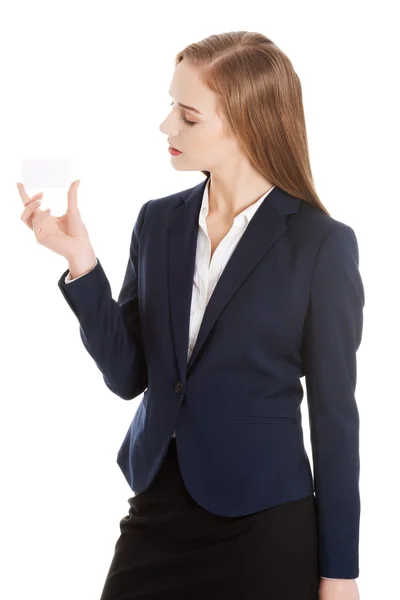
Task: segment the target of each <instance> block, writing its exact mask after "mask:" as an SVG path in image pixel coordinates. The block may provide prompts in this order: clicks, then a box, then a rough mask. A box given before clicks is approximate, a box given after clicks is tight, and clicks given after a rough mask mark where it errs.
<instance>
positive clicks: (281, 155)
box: [175, 31, 330, 216]
mask: <svg viewBox="0 0 400 600" xmlns="http://www.w3.org/2000/svg"><path fill="white" fill-rule="evenodd" d="M183 59H186V60H187V61H188V62H189V63H190V64H191V65H193V66H199V67H201V68H200V69H199V73H200V77H201V79H202V81H203V82H204V84H205V85H206V86H208V88H209V89H210V90H211V91H212V92H214V93H215V94H216V96H217V112H218V114H219V115H220V116H221V118H222V119H223V121H224V122H225V124H226V129H225V131H226V132H229V133H232V132H233V133H234V135H235V136H236V138H237V139H238V141H239V144H240V146H241V148H242V150H243V152H244V154H245V155H246V156H247V158H248V160H249V161H250V163H251V164H252V165H253V167H254V168H255V169H256V170H257V171H258V172H259V173H261V175H263V176H264V177H266V178H267V179H268V180H269V181H271V182H272V183H273V184H274V185H276V186H278V187H279V188H281V189H282V190H284V191H285V192H286V193H288V194H290V195H291V196H295V197H297V198H301V199H302V200H305V201H307V202H310V203H312V204H314V205H315V206H316V207H318V208H320V209H321V210H322V211H323V212H325V213H326V214H327V215H329V216H330V214H329V212H328V210H327V209H326V208H325V207H324V206H323V204H322V202H321V201H320V199H319V197H318V195H317V192H316V190H315V187H314V181H313V176H312V172H311V166H310V157H309V152H308V142H307V132H306V124H305V117H304V109H303V100H302V91H301V83H300V79H299V77H298V75H297V74H296V72H295V70H294V69H293V66H292V63H291V61H290V60H289V58H288V57H287V56H286V54H284V53H283V52H282V50H280V49H279V48H278V46H276V45H275V44H274V43H273V42H272V41H271V40H270V39H269V38H267V37H265V36H264V35H263V34H261V33H257V32H249V31H234V32H228V33H221V34H218V35H210V36H209V37H206V38H204V39H203V40H201V41H199V42H195V43H193V44H190V45H189V46H186V48H184V49H183V50H182V51H181V52H179V53H178V54H177V55H176V57H175V67H176V66H177V65H178V64H179V63H180V62H181V61H182V60H183ZM202 173H204V175H207V176H209V175H210V173H209V171H202Z"/></svg>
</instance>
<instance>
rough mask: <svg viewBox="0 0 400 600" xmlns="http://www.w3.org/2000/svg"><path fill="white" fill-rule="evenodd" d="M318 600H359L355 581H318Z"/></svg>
mask: <svg viewBox="0 0 400 600" xmlns="http://www.w3.org/2000/svg"><path fill="white" fill-rule="evenodd" d="M318 600H360V594H359V593H358V586H357V582H356V580H355V579H322V578H321V579H320V582H319V593H318Z"/></svg>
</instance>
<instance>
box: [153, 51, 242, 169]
mask: <svg viewBox="0 0 400 600" xmlns="http://www.w3.org/2000/svg"><path fill="white" fill-rule="evenodd" d="M169 93H170V96H171V102H172V104H173V106H172V108H171V112H170V113H169V115H168V116H167V118H166V119H165V120H164V121H163V122H162V123H161V125H160V127H159V129H160V131H161V132H162V133H165V134H166V135H167V136H168V140H167V141H168V142H169V143H171V145H172V146H174V147H175V148H177V149H178V150H180V151H181V152H182V154H180V155H179V156H172V155H171V160H172V165H173V166H174V168H175V169H177V170H179V171H180V170H182V171H210V172H215V171H218V170H219V168H221V166H222V165H224V163H226V162H228V163H229V164H232V162H233V161H232V158H234V157H235V155H239V153H240V152H239V148H238V144H237V142H236V140H235V138H234V137H233V136H232V137H227V136H224V135H223V121H222V120H221V118H220V117H219V115H218V114H217V112H216V96H215V94H214V93H213V92H211V90H209V89H208V88H207V87H205V86H204V84H203V83H202V82H201V80H200V77H199V75H198V73H197V71H196V69H195V68H194V67H193V66H190V65H189V64H187V63H186V62H185V60H183V61H182V62H180V63H179V64H178V65H177V67H176V68H175V71H174V76H173V78H172V81H171V85H170V90H169ZM181 104H185V105H186V106H189V107H192V110H190V109H189V108H183V107H182V106H181ZM193 109H196V110H197V111H198V112H196V110H193ZM186 121H188V122H186Z"/></svg>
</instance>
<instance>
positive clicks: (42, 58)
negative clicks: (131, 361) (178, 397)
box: [0, 0, 400, 600]
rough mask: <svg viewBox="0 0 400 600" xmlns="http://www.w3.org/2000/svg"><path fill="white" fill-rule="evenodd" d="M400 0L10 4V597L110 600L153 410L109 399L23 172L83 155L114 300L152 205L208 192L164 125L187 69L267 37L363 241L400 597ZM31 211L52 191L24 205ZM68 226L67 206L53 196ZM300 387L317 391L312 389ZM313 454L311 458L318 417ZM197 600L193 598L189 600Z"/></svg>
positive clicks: (4, 490)
mask: <svg viewBox="0 0 400 600" xmlns="http://www.w3.org/2000/svg"><path fill="white" fill-rule="evenodd" d="M394 8H395V2H391V3H390V2H387V1H386V2H379V3H378V4H377V5H375V4H373V3H369V2H346V3H345V2H339V3H338V2H335V3H326V2H324V3H322V2H285V1H283V2H279V3H277V2H265V1H264V2H256V1H252V0H247V1H246V2H245V3H243V2H240V3H238V4H237V6H234V5H233V4H232V3H227V4H225V3H222V2H221V3H217V2H215V1H214V2H207V1H205V0H201V2H181V1H177V0H176V1H174V2H166V3H163V2H159V3H154V2H153V3H149V4H147V5H145V3H143V2H138V3H136V2H128V1H124V2H122V1H114V2H112V3H111V2H104V1H103V2H94V1H93V2H83V1H82V0H81V1H80V2H79V3H78V2H71V1H68V2H60V1H52V2H38V1H35V2H27V1H26V2H18V1H15V0H14V2H8V3H7V4H6V5H2V8H1V11H0V51H1V57H2V59H1V63H0V65H1V66H0V69H1V74H0V78H1V79H0V83H1V90H2V91H1V95H0V157H1V169H0V189H1V205H2V211H1V233H0V244H1V246H0V261H1V262H0V276H1V290H2V293H1V311H0V314H1V324H0V326H1V330H0V331H1V367H2V368H1V392H0V396H1V402H0V407H1V415H0V428H1V429H0V443H1V447H0V457H1V465H0V473H1V483H0V486H1V487H0V489H1V494H0V502H1V505H0V526H1V533H0V554H1V567H0V570H1V577H0V595H1V597H2V598H4V599H7V600H17V599H18V600H19V599H21V598H40V599H41V600H55V599H57V600H67V599H68V600H71V598H74V599H76V600H80V599H82V600H98V599H99V597H100V594H101V590H102V588H103V583H104V580H105V577H106V574H107V571H108V568H109V565H110V563H111V560H112V556H113V551H114V545H115V543H116V540H117V538H118V536H119V520H120V519H121V518H122V517H123V516H125V515H126V514H127V512H128V508H129V507H128V503H127V499H128V497H130V496H132V495H133V493H132V492H131V490H130V488H129V486H128V484H127V482H126V481H125V479H124V477H123V475H122V472H121V471H120V470H119V467H118V465H117V463H116V456H117V451H118V449H119V447H120V444H121V443H122V440H123V437H124V435H125V433H126V430H127V428H128V426H129V424H130V422H131V419H132V417H133V414H134V412H135V410H136V407H137V405H138V404H139V402H140V400H141V396H140V397H138V398H136V399H134V400H132V401H130V402H125V401H123V400H121V399H119V398H118V397H117V396H115V395H114V394H113V393H112V392H111V391H110V390H109V389H108V388H107V387H106V385H105V384H104V381H103V378H102V376H101V373H100V371H99V370H98V369H97V367H96V365H95V364H94V362H93V361H92V359H91V357H90V356H89V355H88V353H87V352H86V350H85V349H84V347H83V344H82V343H81V340H80V337H79V324H78V321H77V319H76V317H75V315H74V314H73V313H72V311H71V310H70V308H69V306H68V304H67V303H66V302H65V299H64V298H63V296H62V294H61V292H60V290H59V288H58V285H57V282H58V279H59V277H60V276H61V274H62V273H63V271H64V270H65V269H67V267H68V265H67V262H66V260H65V259H63V258H62V257H61V256H59V255H57V254H55V253H52V252H50V251H48V250H47V249H45V248H44V247H42V246H40V245H39V244H38V243H37V242H36V241H35V238H34V234H33V232H31V231H30V230H29V229H28V228H27V227H26V226H25V225H24V224H23V223H22V221H21V220H20V215H21V213H22V210H23V205H22V201H21V199H20V197H19V195H18V191H17V188H16V182H17V181H21V179H20V168H21V162H22V160H24V159H28V158H39V157H48V158H51V157H69V158H71V160H72V162H73V177H72V180H73V179H80V180H81V184H80V187H79V190H78V202H79V206H80V209H81V213H82V217H83V219H84V222H85V224H86V226H87V227H88V230H89V234H90V237H91V241H92V243H93V246H94V248H95V252H96V255H97V256H98V257H99V258H100V260H101V262H102V265H103V267H104V270H105V272H106V274H107V276H108V279H109V281H110V284H111V287H112V291H113V297H114V298H115V299H116V298H117V295H118V292H119V289H120V286H121V284H122V280H123V276H124V273H125V268H126V263H127V259H128V252H129V242H130V236H131V232H132V227H133V224H134V222H135V220H136V217H137V214H138V212H139V209H140V207H141V206H142V204H143V203H145V202H146V201H147V200H149V199H152V198H157V197H162V196H165V195H168V194H170V193H172V192H176V191H179V190H183V189H186V188H188V187H191V186H194V185H196V184H197V183H199V182H200V181H203V180H204V176H203V175H202V174H201V173H199V172H194V171H192V172H178V171H175V170H174V168H173V167H172V166H171V164H170V163H171V160H172V159H171V156H170V155H169V153H168V151H167V136H166V135H164V134H162V133H161V132H160V131H159V125H160V123H161V121H163V120H164V118H165V117H166V115H167V114H168V113H169V111H170V107H169V103H170V100H171V99H170V96H169V94H168V88H169V83H170V81H171V78H172V75H173V61H174V57H175V55H176V53H177V52H178V51H179V50H181V49H182V48H183V47H184V46H186V45H187V44H189V43H192V42H194V41H198V40H200V39H202V38H204V37H206V36H208V35H210V34H212V33H222V32H223V31H231V30H240V29H243V30H249V31H260V32H261V33H263V34H265V35H266V36H268V37H270V38H271V39H272V40H273V41H274V42H275V43H276V44H277V45H278V46H279V47H280V48H281V49H282V50H283V51H284V52H285V53H286V54H287V55H288V56H289V57H290V59H291V61H292V63H293V66H294V68H295V70H296V72H297V73H298V75H299V77H300V79H301V82H302V88H303V101H304V107H305V113H306V122H307V132H308V141H309V150H310V157H311V165H312V170H313V175H314V179H315V183H316V189H317V193H318V194H319V196H320V198H321V200H322V202H323V204H324V205H325V206H326V207H327V208H328V210H329V211H330V213H331V214H332V216H333V217H334V218H336V219H338V220H340V221H343V222H345V223H347V224H349V225H350V226H351V227H353V228H354V230H355V232H356V235H357V239H358V243H359V252H360V272H361V275H362V278H363V282H364V286H365V294H366V305H365V309H364V332H363V339H362V343H361V347H360V349H359V352H358V382H357V393H356V397H357V401H358V405H359V411H360V418H361V449H360V450H361V496H362V513H361V541H360V577H359V578H358V585H359V589H360V592H361V598H362V599H363V600H369V599H371V600H372V599H376V598H394V597H396V594H397V593H398V584H397V583H396V579H397V572H398V559H399V551H398V547H399V546H398V543H399V536H400V527H399V517H398V514H399V508H398V497H397V495H396V491H398V485H399V484H398V476H399V466H398V459H399V456H400V450H399V403H400V385H399V364H398V363H399V355H398V339H399V334H400V327H399V316H398V315H399V310H398V307H399V296H398V278H399V266H398V261H399V258H400V252H399V225H398V224H399V220H398V219H399V200H400V198H399V185H398V178H399V149H398V148H399V143H398V139H399V133H400V128H399V118H398V114H399V106H400V98H399V92H398V90H399V67H398V64H399V43H398V29H397V26H398V21H396V20H395V18H394ZM27 191H28V193H29V195H30V196H31V195H33V194H34V193H36V192H38V191H40V190H39V189H28V190H27ZM43 191H44V198H43V202H42V207H41V208H43V209H44V208H47V207H51V208H52V214H55V215H61V214H62V213H63V212H64V211H65V209H66V206H67V200H66V189H44V190H43ZM303 385H304V382H303ZM302 406H303V426H304V437H305V440H306V449H307V452H308V454H309V456H311V448H310V443H309V429H308V415H307V408H306V398H305V397H304V400H303V405H302ZM188 600H189V599H188Z"/></svg>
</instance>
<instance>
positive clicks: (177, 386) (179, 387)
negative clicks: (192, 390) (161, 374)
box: [175, 381, 183, 394]
mask: <svg viewBox="0 0 400 600" xmlns="http://www.w3.org/2000/svg"><path fill="white" fill-rule="evenodd" d="M182 390H183V385H182V381H177V382H176V384H175V391H176V393H177V394H180V393H181V392H182Z"/></svg>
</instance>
